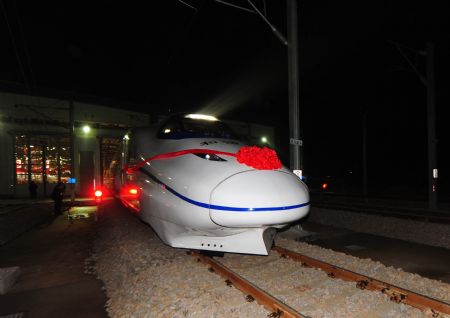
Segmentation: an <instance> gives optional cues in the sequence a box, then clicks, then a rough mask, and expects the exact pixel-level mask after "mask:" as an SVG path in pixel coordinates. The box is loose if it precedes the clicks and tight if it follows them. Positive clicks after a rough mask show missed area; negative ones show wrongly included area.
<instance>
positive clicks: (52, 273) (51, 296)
mask: <svg viewBox="0 0 450 318" xmlns="http://www.w3.org/2000/svg"><path fill="white" fill-rule="evenodd" d="M40 209H42V210H43V211H37V210H36V208H35V207H33V206H31V205H28V206H25V207H22V209H21V210H20V211H17V213H20V215H18V217H17V219H16V221H17V222H19V223H20V220H24V215H26V214H30V215H32V217H31V218H30V217H26V218H25V219H26V220H36V218H35V216H36V215H34V214H36V213H37V214H39V217H38V218H37V219H39V223H40V225H39V226H38V227H35V228H33V229H31V230H29V229H27V230H28V231H27V232H26V233H24V234H22V235H21V236H20V237H18V238H16V239H14V240H10V241H9V242H7V243H5V244H4V245H3V246H1V247H0V267H1V268H5V267H11V266H19V267H20V270H21V274H20V276H19V279H18V281H17V282H16V284H15V285H14V286H13V287H12V289H11V290H10V291H9V292H8V293H6V294H5V295H0V316H7V317H9V315H14V314H16V316H14V317H46V318H47V317H68V318H71V317H80V318H81V317H83V318H84V317H96V318H97V317H106V316H107V314H106V311H105V309H104V305H105V302H106V296H105V294H104V292H103V291H102V284H101V282H100V281H99V280H97V279H95V276H93V275H87V274H85V259H86V258H87V257H88V256H89V255H90V253H91V246H92V241H93V237H94V233H95V231H94V226H95V222H94V221H93V218H89V219H78V220H75V221H74V222H73V223H70V222H69V221H68V220H67V218H66V217H65V216H59V217H57V218H56V219H54V220H53V219H52V218H49V217H48V216H49V215H51V213H52V210H53V206H52V205H51V204H49V205H48V206H47V207H46V208H45V207H41V208H40ZM13 213H15V212H11V213H10V214H11V215H10V217H12V216H13ZM42 215H47V217H46V218H45V219H44V220H45V222H42V221H43V220H42V219H41V216H42ZM11 220H12V218H11ZM33 222H34V221H33ZM33 222H31V223H26V224H27V225H28V226H30V224H32V223H33ZM14 224H16V222H13V221H10V223H9V226H10V227H11V226H14ZM22 225H23V224H22ZM16 230H17V229H14V228H10V231H11V233H13V234H14V236H15V235H17V231H16ZM11 317H12V316H11Z"/></svg>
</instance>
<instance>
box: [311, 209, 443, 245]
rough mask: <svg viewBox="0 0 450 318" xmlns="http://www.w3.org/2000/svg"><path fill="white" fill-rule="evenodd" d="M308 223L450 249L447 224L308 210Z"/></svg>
mask: <svg viewBox="0 0 450 318" xmlns="http://www.w3.org/2000/svg"><path fill="white" fill-rule="evenodd" d="M308 221H310V222H313V223H318V224H323V225H331V226H334V227H339V228H344V229H348V230H352V231H357V232H361V233H367V234H373V235H380V236H385V237H390V238H395V239H400V240H404V241H408V242H414V243H419V244H424V245H430V246H438V247H444V248H447V249H450V224H439V223H431V222H421V221H416V220H408V219H404V218H402V219H400V218H395V217H386V216H377V215H371V214H365V213H356V212H347V211H342V210H335V209H325V208H317V207H314V206H313V207H312V208H311V212H310V213H309V216H308Z"/></svg>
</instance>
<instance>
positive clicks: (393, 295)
mask: <svg viewBox="0 0 450 318" xmlns="http://www.w3.org/2000/svg"><path fill="white" fill-rule="evenodd" d="M272 250H274V251H276V252H278V253H280V254H281V257H286V258H290V259H292V260H294V261H298V262H301V263H302V266H306V267H313V268H318V269H321V270H323V271H324V272H326V273H327V275H328V276H329V277H331V278H340V279H342V280H346V281H352V282H356V287H357V288H360V289H367V290H374V291H381V292H382V293H383V294H385V295H387V296H388V297H389V299H390V300H391V301H394V302H396V303H403V304H407V305H410V306H412V307H415V308H418V309H420V310H423V311H425V310H430V311H431V313H432V316H433V317H439V316H440V314H441V313H444V314H447V315H449V314H450V304H448V303H446V302H443V301H440V300H437V299H434V298H431V297H428V296H425V295H421V294H418V293H415V292H413V291H410V290H407V289H403V288H401V287H398V286H395V285H391V284H388V283H386V282H383V281H381V280H377V279H375V278H371V277H368V276H365V275H361V274H358V273H355V272H352V271H350V270H347V269H344V268H341V267H339V266H335V265H332V264H329V263H326V262H322V261H319V260H317V259H314V258H311V257H308V256H305V255H302V254H299V253H297V252H294V251H290V250H287V249H285V248H283V247H279V246H275V247H273V248H272Z"/></svg>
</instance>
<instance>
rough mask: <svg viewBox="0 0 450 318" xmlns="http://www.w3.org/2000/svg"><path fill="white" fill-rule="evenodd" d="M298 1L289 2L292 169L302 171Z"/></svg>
mask: <svg viewBox="0 0 450 318" xmlns="http://www.w3.org/2000/svg"><path fill="white" fill-rule="evenodd" d="M297 16H298V7H297V0H287V31H288V32H287V36H288V82H289V137H290V168H291V170H302V151H301V150H302V144H303V142H302V140H301V139H300V109H299V69H298V66H299V65H298V31H297V29H298V23H297Z"/></svg>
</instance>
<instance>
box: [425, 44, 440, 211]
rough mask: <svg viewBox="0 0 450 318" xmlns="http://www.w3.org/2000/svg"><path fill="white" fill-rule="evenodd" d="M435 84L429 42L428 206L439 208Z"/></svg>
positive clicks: (432, 53)
mask: <svg viewBox="0 0 450 318" xmlns="http://www.w3.org/2000/svg"><path fill="white" fill-rule="evenodd" d="M434 91H435V84H434V45H433V44H432V43H430V42H429V43H427V123H428V173H427V175H428V207H429V208H430V209H436V208H437V178H438V169H437V162H436V161H437V160H436V143H437V140H436V99H435V92H434Z"/></svg>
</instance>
